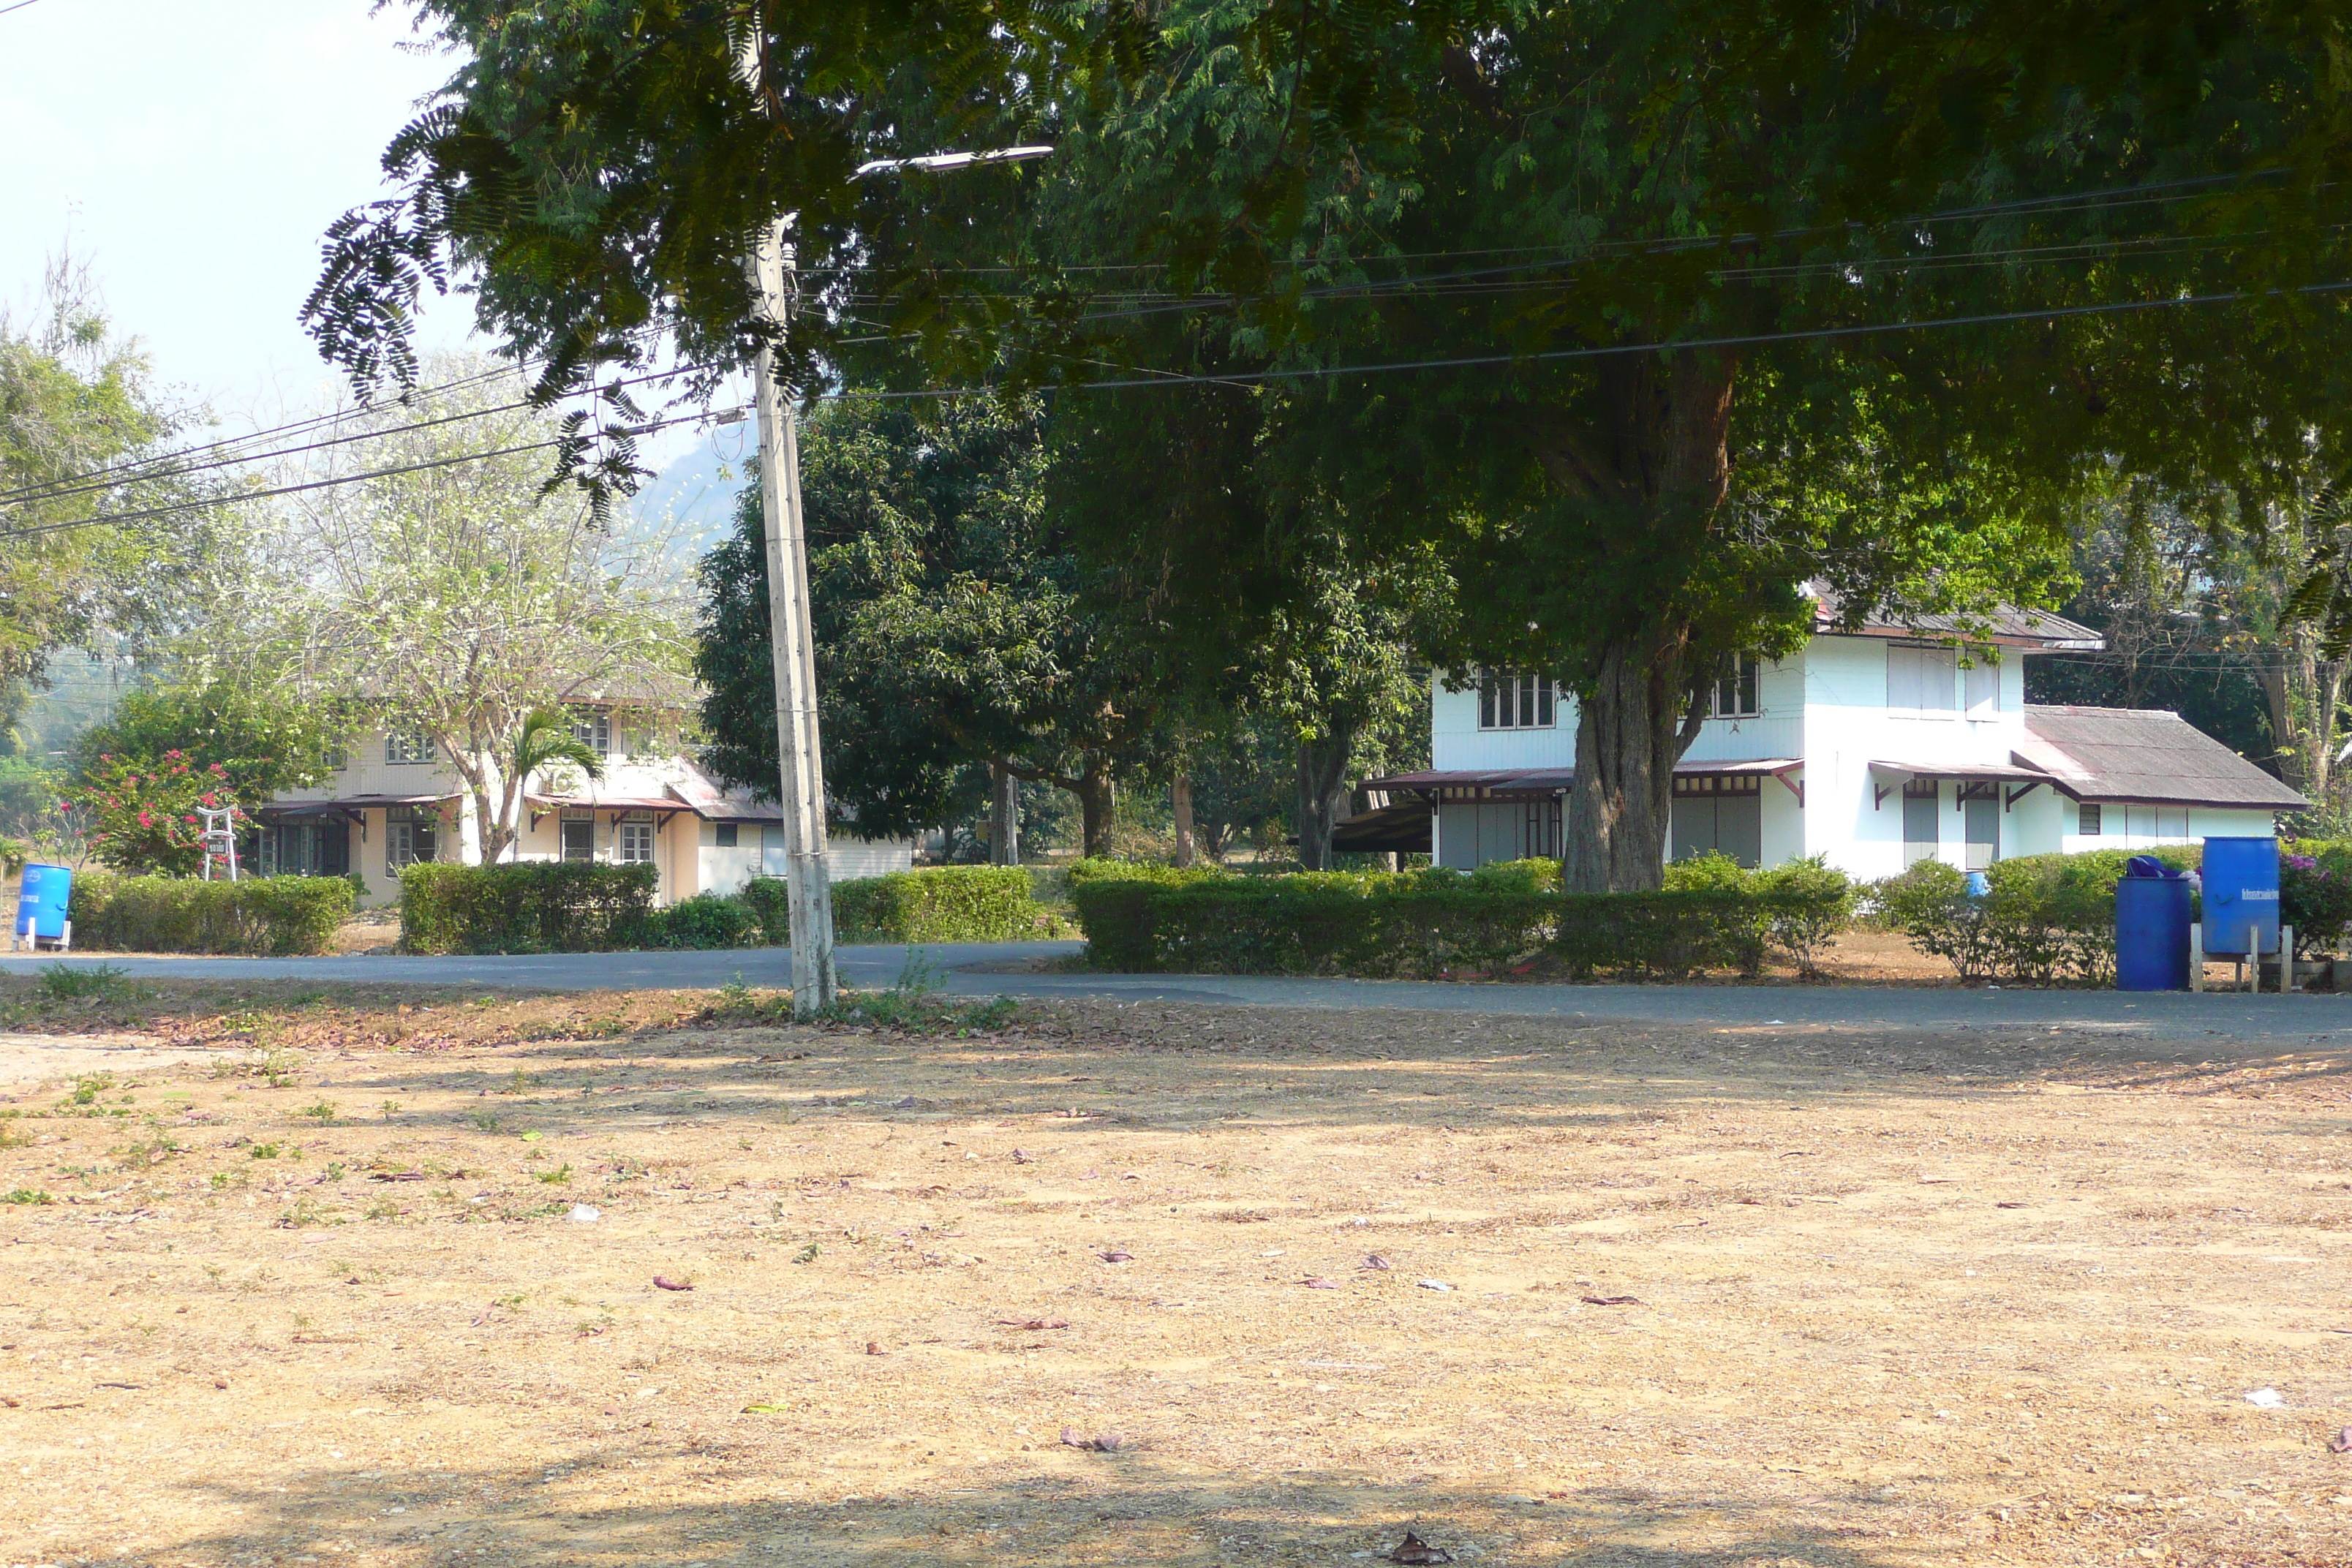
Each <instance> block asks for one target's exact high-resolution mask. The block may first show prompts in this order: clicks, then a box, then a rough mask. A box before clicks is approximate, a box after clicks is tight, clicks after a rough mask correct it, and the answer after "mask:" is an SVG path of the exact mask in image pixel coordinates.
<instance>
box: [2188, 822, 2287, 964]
mask: <svg viewBox="0 0 2352 1568" xmlns="http://www.w3.org/2000/svg"><path fill="white" fill-rule="evenodd" d="M2249 927H2251V928H2252V938H2251V940H2252V942H2253V946H2252V947H2251V948H2250V947H2248V946H2247V942H2248V941H2249V940H2250V939H2249V936H2248V928H2249ZM2278 945H2279V853H2278V840H2277V839H2275V838H2208V839H2207V840H2205V951H2206V952H2209V953H2211V954H2213V955H2214V956H2215V957H2218V958H2243V957H2245V956H2246V955H2247V954H2248V953H2250V952H2251V953H2254V954H2261V953H2265V952H2277V951H2278Z"/></svg>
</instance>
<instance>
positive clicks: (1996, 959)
mask: <svg viewBox="0 0 2352 1568" xmlns="http://www.w3.org/2000/svg"><path fill="white" fill-rule="evenodd" d="M2135 855H2153V856H2155V857H2156V858H2158V859H2159V860H2161V861H2163V862H2164V863H2165V864H2166V865H2168V866H2171V867H2173V868H2176V869H2179V870H2189V869H2193V868H2195V867H2196V865H2197V863H2198V859H2199V848H2198V847H2197V846H2195V845H2171V846H2167V847H2162V848H2158V849H2095V850H2092V851H2089V852H2088V853H2085V854H2081V855H2021V856H2019V857H2018V858H2015V859H2013V860H1997V861H1995V862H1994V863H1993V864H1992V866H1991V867H1990V868H1988V869H1987V870H1986V872H1985V880H1986V881H1987V883H1988V884H1989V885H1990V890H1989V891H1988V892H1987V894H1986V895H1985V897H1983V898H1981V899H1971V898H1969V896H1968V885H1967V877H1966V875H1965V873H1963V872H1961V871H1960V870H1959V869H1958V868H1955V867H1952V866H1948V865H1946V864H1945V863H1944V862H1942V861H1940V860H1923V861H1921V862H1920V863H1919V864H1918V865H1916V866H1914V867H1912V868H1910V869H1909V870H1907V871H1906V872H1904V873H1903V874H1902V875H1901V876H1899V877H1890V878H1888V879H1886V880H1885V881H1883V882H1879V883H1877V884H1875V885H1874V886H1873V887H1872V889H1870V900H1871V902H1872V903H1873V904H1874V906H1875V907H1876V909H1877V911H1878V913H1879V915H1880V917H1881V918H1882V919H1883V920H1884V921H1885V922H1886V924H1887V925H1889V926H1890V927H1892V928H1894V929H1895V931H1901V932H1902V933H1903V934H1904V935H1905V936H1906V937H1907V938H1908V939H1910V942H1911V945H1912V946H1914V947H1916V948H1917V949H1918V950H1919V951H1920V952H1926V953H1931V954H1933V955H1934V956H1936V957H1937V958H1941V959H1944V960H1946V961H1948V963H1950V964H1951V965H1952V967H1953V968H1954V969H1955V970H1957V971H1958V973H1959V974H1960V976H1961V978H1963V979H1967V980H2008V981H2012V982H2015V983H2018V984H2028V985H2049V984H2059V983H2068V984H2084V985H2104V984H2108V983H2110V982H2111V981H2113V980H2114V979H2115V973H2116V882H2117V881H2119V880H2121V879H2122V877H2123V874H2124V863H2125V862H2126V861H2127V860H2129V859H2131V858H2132V857H2133V856H2135ZM2297 945H2298V946H2300V945H2301V939H2300V933H2298V938H2297Z"/></svg>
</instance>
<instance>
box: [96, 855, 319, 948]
mask: <svg viewBox="0 0 2352 1568" xmlns="http://www.w3.org/2000/svg"><path fill="white" fill-rule="evenodd" d="M358 896H359V895H358V892H357V889H354V888H353V887H352V883H351V880H350V879H348V878H344V877H247V878H242V879H239V880H237V881H234V882H201V881H195V880H193V879H185V878H179V877H110V876H104V875H94V874H91V873H89V872H80V873H77V874H76V875H75V877H74V881H73V900H72V904H71V907H70V909H69V910H68V913H69V914H70V915H71V916H72V919H73V928H74V930H73V937H74V945H75V946H76V947H78V948H97V949H102V950H111V951H114V952H222V953H243V954H251V955H258V956H267V957H273V958H278V957H286V956H289V955H292V954H298V953H313V952H326V951H327V950H328V948H329V947H331V945H332V944H333V942H334V940H335V929H336V928H337V927H338V926H340V925H341V924H342V923H343V922H344V921H347V920H349V919H350V918H351V914H352V903H353V900H356V899H357V898H358Z"/></svg>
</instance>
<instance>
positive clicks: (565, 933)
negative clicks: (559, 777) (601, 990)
mask: <svg viewBox="0 0 2352 1568" xmlns="http://www.w3.org/2000/svg"><path fill="white" fill-rule="evenodd" d="M658 885H659V876H658V873H657V872H656V870H655V868H653V867H652V866H650V865H639V866H606V865H600V864H595V863H592V862H588V861H578V860H550V861H524V862H521V863H520V864H512V865H502V866H450V865H445V864H442V863H441V862H438V861H427V862H425V863H424V864H421V865H415V866H409V867H405V868H403V869H402V871H401V873H400V945H401V948H402V949H403V951H404V952H610V951H613V950H614V949H616V948H628V947H638V946H642V945H644V944H645V942H646V939H647V938H648V937H649V936H652V935H654V934H656V933H655V932H654V931H653V930H652V928H651V927H650V925H649V918H650V917H651V915H652V914H653V909H654V894H655V892H656V889H657V887H658Z"/></svg>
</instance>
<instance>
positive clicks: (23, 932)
mask: <svg viewBox="0 0 2352 1568" xmlns="http://www.w3.org/2000/svg"><path fill="white" fill-rule="evenodd" d="M72 902H73V868H72V867H70V866H26V868H25V879H24V881H23V882H22V883H20V884H19V885H18V889H17V893H16V934H17V935H18V936H31V937H45V938H47V940H49V941H51V942H62V941H64V940H65V934H66V910H68V908H69V907H71V905H72Z"/></svg>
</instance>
